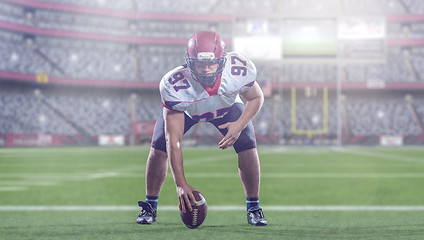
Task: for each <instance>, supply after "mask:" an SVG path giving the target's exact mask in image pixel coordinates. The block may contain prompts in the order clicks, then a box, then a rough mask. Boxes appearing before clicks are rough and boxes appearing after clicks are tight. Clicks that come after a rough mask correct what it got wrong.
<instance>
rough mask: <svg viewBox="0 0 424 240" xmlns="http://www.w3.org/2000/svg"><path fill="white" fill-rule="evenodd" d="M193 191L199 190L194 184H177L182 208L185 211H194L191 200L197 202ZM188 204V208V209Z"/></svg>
mask: <svg viewBox="0 0 424 240" xmlns="http://www.w3.org/2000/svg"><path fill="white" fill-rule="evenodd" d="M193 191H199V190H197V189H195V188H193V187H192V186H190V185H188V184H185V185H182V186H177V194H178V199H179V201H180V203H181V210H182V211H183V212H184V213H185V212H187V211H190V212H191V211H193V209H192V207H191V204H190V202H193V203H196V198H194V195H193ZM186 206H187V209H186Z"/></svg>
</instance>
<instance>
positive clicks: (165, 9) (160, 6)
mask: <svg viewBox="0 0 424 240" xmlns="http://www.w3.org/2000/svg"><path fill="white" fill-rule="evenodd" d="M43 1H44V2H52V3H62V4H70V5H77V6H84V7H94V8H105V9H114V10H123V11H141V12H150V13H186V14H187V13H189V14H205V13H221V14H222V13H234V12H236V13H244V14H246V13H256V14H257V13H280V14H293V13H295V14H298V15H299V14H315V15H319V14H327V15H328V14H333V15H334V14H341V13H345V14H383V13H390V14H402V13H408V12H410V13H423V12H424V7H423V4H422V2H421V1H420V0H403V1H401V2H399V1H396V0H382V1H367V0H342V1H337V3H335V2H334V1H333V0H320V1H319V2H318V4H317V1H315V0H288V1H279V0H260V1H258V0H237V1H235V0H233V1H220V0H210V1H207V2H202V4H199V2H198V1H196V0H162V1H150V0H137V1H134V0H120V1H106V0H43ZM259 4H260V6H261V7H258V5H259ZM304 6H313V7H309V8H305V7H304Z"/></svg>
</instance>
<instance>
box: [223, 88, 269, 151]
mask: <svg viewBox="0 0 424 240" xmlns="http://www.w3.org/2000/svg"><path fill="white" fill-rule="evenodd" d="M240 96H242V97H243V98H244V99H245V100H246V105H245V108H244V111H243V113H242V114H241V116H240V118H239V119H238V120H237V121H235V122H229V123H226V124H223V125H221V126H219V128H227V129H228V132H227V134H226V135H225V136H224V138H222V140H221V141H220V142H219V143H218V145H219V147H220V148H222V149H225V148H227V147H230V146H232V145H233V144H234V143H235V142H236V141H237V139H238V137H239V136H240V133H241V131H243V129H245V128H246V126H247V124H248V123H249V122H250V121H251V120H252V119H253V118H254V117H255V116H256V114H258V113H259V111H260V110H261V107H262V104H263V102H264V95H263V93H262V90H261V88H260V87H259V84H258V83H257V82H255V83H254V85H253V87H251V88H250V89H249V90H247V91H245V92H242V93H240Z"/></svg>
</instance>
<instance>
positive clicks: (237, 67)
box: [229, 52, 257, 92]
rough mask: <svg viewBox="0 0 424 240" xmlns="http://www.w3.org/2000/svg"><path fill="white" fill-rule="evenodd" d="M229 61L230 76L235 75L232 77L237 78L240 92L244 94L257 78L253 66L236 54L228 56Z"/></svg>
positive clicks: (247, 59)
mask: <svg viewBox="0 0 424 240" xmlns="http://www.w3.org/2000/svg"><path fill="white" fill-rule="evenodd" d="M229 60H230V61H231V68H232V69H231V71H232V75H236V76H234V77H237V78H238V82H239V84H241V86H240V88H239V89H240V92H245V91H247V90H249V89H250V88H251V87H253V85H254V84H255V81H256V76H257V71H256V66H255V64H254V63H253V62H252V61H251V60H250V59H249V58H247V57H246V56H245V55H243V54H240V53H236V52H232V53H231V54H230V59H229ZM244 68H245V69H244ZM239 73H240V74H239ZM237 74H239V75H237Z"/></svg>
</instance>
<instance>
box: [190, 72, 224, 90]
mask: <svg viewBox="0 0 424 240" xmlns="http://www.w3.org/2000/svg"><path fill="white" fill-rule="evenodd" d="M220 77H221V74H218V75H215V74H213V75H212V76H210V77H206V76H205V77H200V76H199V78H203V79H199V78H196V80H197V81H198V82H200V83H201V84H202V85H204V86H206V87H209V88H212V87H213V86H214V85H215V83H216V82H217V80H218V79H219V78H220ZM205 78H208V79H207V80H204V79H205Z"/></svg>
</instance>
